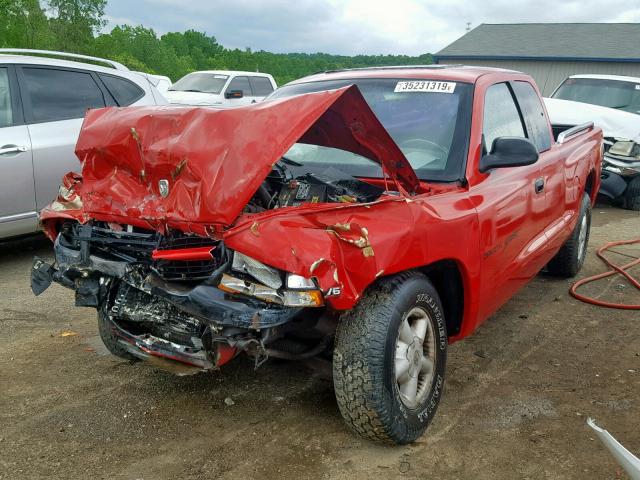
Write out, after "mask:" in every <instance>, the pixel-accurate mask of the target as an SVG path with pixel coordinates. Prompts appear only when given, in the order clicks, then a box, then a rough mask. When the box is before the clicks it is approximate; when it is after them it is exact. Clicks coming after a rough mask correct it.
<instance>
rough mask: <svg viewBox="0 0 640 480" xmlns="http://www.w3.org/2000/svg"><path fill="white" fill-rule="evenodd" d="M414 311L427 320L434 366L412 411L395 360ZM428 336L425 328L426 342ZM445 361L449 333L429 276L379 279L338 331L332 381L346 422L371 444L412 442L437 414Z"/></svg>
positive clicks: (343, 319) (347, 314)
mask: <svg viewBox="0 0 640 480" xmlns="http://www.w3.org/2000/svg"><path fill="white" fill-rule="evenodd" d="M416 308H417V309H418V310H423V311H424V312H426V313H427V315H428V317H429V318H428V322H429V323H428V328H429V329H431V331H432V332H433V336H432V337H430V338H432V340H433V343H431V345H432V346H431V348H430V349H431V350H433V357H434V361H433V364H434V366H433V368H432V370H431V371H432V372H433V374H432V378H431V382H430V383H428V382H427V381H423V382H422V383H421V386H420V387H419V391H420V389H422V391H423V392H424V394H423V396H421V397H419V398H420V401H416V405H415V407H413V408H410V407H407V405H406V404H405V402H404V401H403V399H402V398H401V396H400V390H399V387H398V383H397V381H396V375H395V372H396V363H395V362H396V361H395V357H396V348H397V344H396V342H397V341H399V339H400V333H399V331H400V326H401V324H402V322H403V321H404V319H405V317H406V316H407V314H408V313H409V312H412V311H416ZM430 335H431V334H430V333H429V331H428V330H427V334H426V335H425V338H426V337H427V336H430ZM423 348H424V350H423V351H424V352H425V353H427V350H429V348H427V347H425V346H424V345H423ZM407 352H409V349H407ZM414 352H415V351H414ZM407 357H408V354H407ZM446 361H447V329H446V322H445V318H444V313H443V309H442V304H441V302H440V298H439V297H438V293H437V292H436V290H435V288H434V287H433V285H432V284H431V282H430V281H429V280H428V279H427V277H425V276H424V275H422V274H419V273H405V274H400V275H397V276H394V277H390V278H388V279H384V280H382V281H380V282H379V283H378V284H377V285H376V286H375V287H373V288H372V289H371V290H369V291H368V292H367V293H366V295H365V296H364V297H363V298H362V299H361V300H360V302H359V303H358V304H357V305H356V307H355V308H354V309H352V310H351V311H349V312H346V313H345V314H343V316H342V317H341V319H340V323H339V325H338V330H337V333H336V341H335V349H334V355H333V383H334V389H335V393H336V399H337V402H338V406H339V408H340V412H341V413H342V416H343V417H344V419H345V421H346V423H347V424H348V425H349V427H350V428H351V429H352V430H353V431H354V432H355V433H357V434H358V435H360V436H362V437H365V438H367V439H370V440H374V441H379V442H383V443H391V444H406V443H410V442H413V441H414V440H416V439H417V438H419V437H420V436H421V435H422V434H423V433H424V431H425V430H426V428H427V426H428V425H429V423H430V422H431V420H432V419H433V417H434V415H435V412H436V409H437V407H438V404H439V402H440V397H441V395H442V388H443V386H444V378H445V367H446ZM418 374H419V375H422V373H418Z"/></svg>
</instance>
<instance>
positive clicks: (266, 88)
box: [249, 77, 273, 97]
mask: <svg viewBox="0 0 640 480" xmlns="http://www.w3.org/2000/svg"><path fill="white" fill-rule="evenodd" d="M249 82H250V83H251V89H252V90H253V95H254V96H255V97H266V96H267V95H269V94H270V93H271V92H273V85H271V80H269V79H268V78H267V77H249Z"/></svg>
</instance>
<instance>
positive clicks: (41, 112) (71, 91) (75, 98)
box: [22, 67, 105, 122]
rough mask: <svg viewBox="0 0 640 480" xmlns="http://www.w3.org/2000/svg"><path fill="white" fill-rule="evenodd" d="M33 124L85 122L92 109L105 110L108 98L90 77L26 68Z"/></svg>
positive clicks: (74, 72)
mask: <svg viewBox="0 0 640 480" xmlns="http://www.w3.org/2000/svg"><path fill="white" fill-rule="evenodd" d="M22 74H23V76H24V83H25V85H24V92H25V95H26V97H27V98H28V99H29V101H30V104H31V118H30V119H29V121H30V122H52V121H56V120H67V119H71V118H82V117H84V114H85V112H86V111H87V109H88V108H97V107H104V106H105V103H104V96H103V95H102V91H101V90H100V87H98V84H97V83H96V82H95V81H94V80H93V77H92V76H91V74H90V73H84V72H78V71H75V70H58V69H53V68H51V69H50V68H29V67H23V69H22Z"/></svg>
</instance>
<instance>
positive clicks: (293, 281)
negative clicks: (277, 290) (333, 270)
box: [287, 273, 318, 290]
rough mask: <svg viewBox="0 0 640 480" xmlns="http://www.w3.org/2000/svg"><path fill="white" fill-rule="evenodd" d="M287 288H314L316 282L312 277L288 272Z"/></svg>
mask: <svg viewBox="0 0 640 480" xmlns="http://www.w3.org/2000/svg"><path fill="white" fill-rule="evenodd" d="M287 288H290V289H292V290H313V289H316V288H318V287H316V283H315V282H314V281H313V280H312V279H311V278H306V277H303V276H301V275H296V274H295V273H287Z"/></svg>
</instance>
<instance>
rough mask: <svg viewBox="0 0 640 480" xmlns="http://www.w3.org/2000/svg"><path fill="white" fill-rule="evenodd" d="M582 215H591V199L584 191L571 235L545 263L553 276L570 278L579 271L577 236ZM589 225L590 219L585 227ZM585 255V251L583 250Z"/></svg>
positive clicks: (587, 240) (587, 242) (580, 265)
mask: <svg viewBox="0 0 640 480" xmlns="http://www.w3.org/2000/svg"><path fill="white" fill-rule="evenodd" d="M582 215H591V200H590V199H589V194H587V193H585V194H584V196H583V197H582V204H581V206H580V215H579V217H578V222H577V223H576V226H575V228H574V229H573V232H572V233H571V236H570V237H569V238H568V239H567V241H566V242H565V244H564V245H563V246H562V247H561V248H560V250H559V251H558V253H556V255H555V257H553V258H552V259H551V260H550V261H549V263H548V264H547V271H548V272H549V273H550V274H551V275H554V276H557V277H564V278H571V277H575V276H576V275H577V273H578V271H580V268H581V267H582V264H580V261H579V259H578V258H577V257H578V249H579V241H580V239H579V237H580V224H581V222H582ZM590 226H591V221H590V220H589V223H588V225H587V228H589V227H590ZM589 234H590V232H589V230H587V239H586V245H585V250H586V248H587V246H588V245H589ZM585 255H586V252H585Z"/></svg>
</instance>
